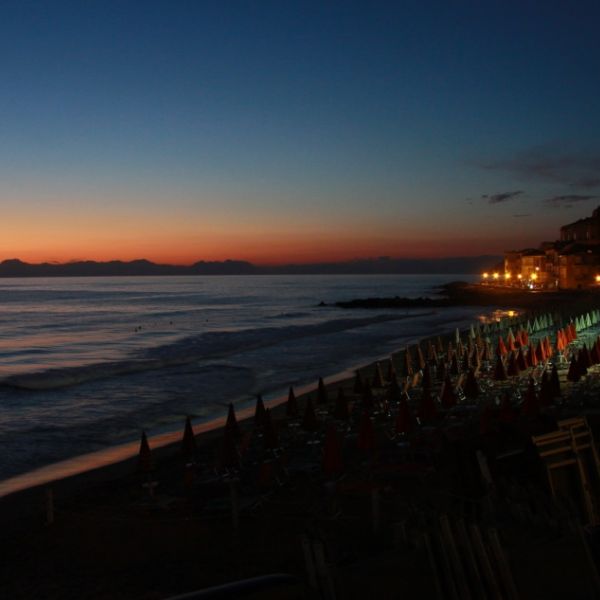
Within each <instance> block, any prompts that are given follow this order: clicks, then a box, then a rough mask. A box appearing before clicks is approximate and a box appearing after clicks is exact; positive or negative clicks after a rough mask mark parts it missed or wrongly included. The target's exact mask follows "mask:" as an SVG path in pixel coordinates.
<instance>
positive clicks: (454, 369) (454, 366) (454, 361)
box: [450, 353, 460, 377]
mask: <svg viewBox="0 0 600 600" xmlns="http://www.w3.org/2000/svg"><path fill="white" fill-rule="evenodd" d="M459 374H460V369H459V368H458V358H457V357H456V353H454V354H453V355H452V361H451V363H450V375H453V376H454V377H456V376H457V375H459Z"/></svg>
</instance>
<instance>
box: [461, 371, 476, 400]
mask: <svg viewBox="0 0 600 600" xmlns="http://www.w3.org/2000/svg"><path fill="white" fill-rule="evenodd" d="M463 392H464V393H465V396H466V397H467V398H469V400H475V398H477V396H479V384H478V383H477V378H476V377H475V371H473V369H469V372H468V373H467V380H466V382H465V385H464V388H463Z"/></svg>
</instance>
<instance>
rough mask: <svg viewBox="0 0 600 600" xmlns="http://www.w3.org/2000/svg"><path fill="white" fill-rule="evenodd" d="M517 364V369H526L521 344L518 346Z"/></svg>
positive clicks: (525, 360)
mask: <svg viewBox="0 0 600 600" xmlns="http://www.w3.org/2000/svg"><path fill="white" fill-rule="evenodd" d="M517 365H518V367H519V371H526V370H527V359H526V358H525V351H524V350H523V346H521V347H520V348H519V352H518V354H517Z"/></svg>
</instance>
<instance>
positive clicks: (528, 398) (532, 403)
mask: <svg viewBox="0 0 600 600" xmlns="http://www.w3.org/2000/svg"><path fill="white" fill-rule="evenodd" d="M539 412H540V406H539V402H538V397H537V394H536V393H535V382H534V381H533V377H530V378H529V386H528V387H527V393H526V394H525V400H524V401H523V405H522V406H521V414H522V415H523V416H524V417H536V416H537V415H538V414H539Z"/></svg>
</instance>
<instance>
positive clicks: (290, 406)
mask: <svg viewBox="0 0 600 600" xmlns="http://www.w3.org/2000/svg"><path fill="white" fill-rule="evenodd" d="M285 412H286V414H287V416H288V417H290V418H292V419H295V418H296V417H297V416H298V402H297V401H296V394H294V388H293V387H292V386H290V390H289V392H288V399H287V403H286V405H285Z"/></svg>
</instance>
